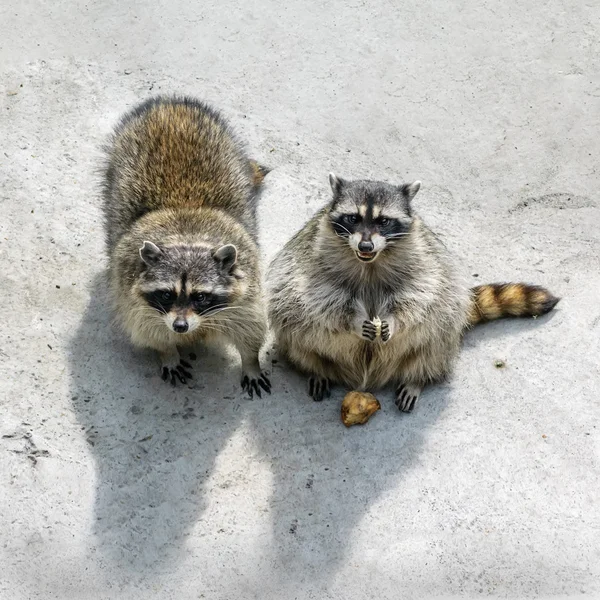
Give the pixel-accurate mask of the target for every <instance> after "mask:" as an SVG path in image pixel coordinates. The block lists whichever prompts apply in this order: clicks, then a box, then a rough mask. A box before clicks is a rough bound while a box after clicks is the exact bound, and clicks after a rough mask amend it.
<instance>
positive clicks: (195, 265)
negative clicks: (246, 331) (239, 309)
mask: <svg viewBox="0 0 600 600" xmlns="http://www.w3.org/2000/svg"><path fill="white" fill-rule="evenodd" d="M140 258H141V260H142V262H143V268H142V273H141V275H140V281H139V289H140V291H141V293H142V296H143V298H144V299H145V301H146V302H147V303H148V306H149V307H151V308H152V309H154V310H156V311H157V312H158V313H159V314H160V315H161V316H162V318H163V320H164V322H165V325H166V326H167V327H168V328H169V329H171V330H172V331H174V332H175V333H180V334H185V333H191V332H192V331H194V330H195V329H198V327H200V326H201V325H202V323H203V322H204V321H206V320H207V319H209V318H210V317H211V316H212V317H214V316H215V315H216V314H217V313H218V312H219V311H221V310H223V309H225V308H226V307H227V305H228V304H229V302H230V301H231V299H232V292H233V286H234V283H235V281H236V280H237V279H240V278H241V277H242V276H243V275H242V273H241V272H240V271H239V269H238V268H237V265H236V261H237V250H236V248H235V246H233V245H232V244H228V245H225V246H221V247H218V248H210V247H208V246H200V245H199V246H162V247H159V246H157V245H156V244H153V243H152V242H144V245H143V246H142V247H141V248H140Z"/></svg>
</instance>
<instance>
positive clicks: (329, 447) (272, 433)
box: [246, 362, 449, 598]
mask: <svg viewBox="0 0 600 600" xmlns="http://www.w3.org/2000/svg"><path fill="white" fill-rule="evenodd" d="M272 382H273V385H274V395H273V396H270V397H268V398H267V399H265V400H264V402H263V403H262V405H263V406H262V409H261V410H259V407H258V405H257V404H256V403H255V404H254V405H252V406H250V407H249V408H248V410H247V411H246V418H247V419H248V422H249V424H250V428H251V430H252V431H253V435H254V436H255V443H256V444H257V446H258V449H259V451H260V452H261V453H262V454H263V455H264V456H265V457H267V458H268V460H269V461H270V463H271V469H272V477H273V484H272V496H271V501H270V503H269V505H270V513H271V527H272V531H271V538H270V547H269V549H268V551H267V552H268V555H267V556H265V557H262V558H261V562H262V563H263V564H270V565H273V572H272V573H271V575H270V577H269V579H270V582H273V585H274V589H273V594H274V593H275V590H276V591H277V596H278V597H281V598H284V597H290V598H291V597H295V595H296V593H297V591H298V590H299V589H304V591H306V590H307V582H310V588H311V589H312V590H313V592H316V591H317V590H321V591H322V590H323V589H326V588H327V586H328V584H329V583H330V582H331V581H332V580H333V579H334V578H335V576H336V575H337V572H338V571H339V569H340V568H341V567H342V566H343V565H344V564H345V561H346V560H347V557H348V553H349V551H350V549H351V546H352V545H353V544H354V541H355V536H356V535H359V536H360V535H363V534H364V533H365V531H368V528H369V522H370V521H369V513H370V511H371V510H372V508H373V507H374V505H376V503H378V502H379V501H381V498H382V497H384V496H386V495H388V494H389V493H390V491H391V490H398V493H399V494H402V491H401V486H402V481H403V479H404V477H405V476H406V475H407V473H409V472H410V470H411V469H412V467H413V466H414V465H415V464H416V463H418V461H419V460H420V456H421V454H420V452H421V449H422V446H423V444H424V443H425V442H426V439H427V433H428V431H429V430H430V429H431V428H432V427H433V426H434V425H435V423H436V422H437V421H438V420H439V419H440V417H441V415H442V414H443V412H444V410H445V408H446V406H447V402H448V399H449V393H448V392H449V386H448V385H435V386H431V387H429V388H427V390H426V391H425V392H424V393H423V396H422V398H421V401H420V403H419V405H418V407H417V409H416V410H415V411H414V412H413V413H412V414H405V413H401V412H400V411H398V409H397V408H396V406H395V404H394V401H393V400H394V397H393V390H391V389H387V390H382V391H380V392H377V397H378V399H379V400H380V403H381V410H380V411H378V412H377V413H375V415H374V416H373V417H372V418H371V420H369V422H368V423H367V424H366V425H363V426H358V427H350V428H346V427H345V426H344V425H343V424H342V422H341V415H340V407H341V402H342V398H343V396H344V394H345V393H346V391H347V390H345V389H342V388H340V387H336V388H334V389H333V390H332V395H331V398H328V399H325V400H323V401H322V402H314V401H312V399H311V398H310V397H309V396H308V393H307V383H306V379H305V378H304V377H302V376H300V375H298V374H297V373H294V372H293V371H292V370H291V369H290V368H289V367H288V365H286V364H285V363H279V362H277V364H275V365H274V367H273V374H272ZM282 402H283V403H284V405H283V407H281V406H280V407H279V408H277V404H280V405H281V403H282ZM265 413H267V414H268V417H267V418H265ZM282 432H284V434H283V435H282ZM365 518H366V520H365ZM389 526H390V527H392V528H393V527H394V523H390V524H389ZM290 565H294V567H293V568H290ZM275 582H276V583H275ZM285 590H287V592H286V591H285ZM288 592H289V593H288ZM267 595H268V594H266V591H265V596H263V597H266V596H267ZM311 597H312V596H311Z"/></svg>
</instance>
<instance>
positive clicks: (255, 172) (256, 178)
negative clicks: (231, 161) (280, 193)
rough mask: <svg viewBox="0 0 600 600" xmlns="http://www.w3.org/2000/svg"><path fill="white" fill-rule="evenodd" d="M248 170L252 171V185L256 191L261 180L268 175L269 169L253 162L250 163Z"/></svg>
mask: <svg viewBox="0 0 600 600" xmlns="http://www.w3.org/2000/svg"><path fill="white" fill-rule="evenodd" d="M250 168H251V169H252V185H253V186H254V187H255V188H256V189H258V188H259V187H260V186H261V185H262V182H263V179H264V178H265V177H266V176H267V174H268V173H269V169H267V167H264V166H263V165H261V164H259V163H257V162H256V161H255V160H251V161H250Z"/></svg>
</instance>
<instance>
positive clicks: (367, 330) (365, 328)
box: [362, 321, 377, 342]
mask: <svg viewBox="0 0 600 600" xmlns="http://www.w3.org/2000/svg"><path fill="white" fill-rule="evenodd" d="M362 336H363V337H364V338H365V339H366V340H369V341H371V342H372V341H373V340H374V339H375V338H376V337H377V327H376V326H375V323H373V322H372V321H363V325H362Z"/></svg>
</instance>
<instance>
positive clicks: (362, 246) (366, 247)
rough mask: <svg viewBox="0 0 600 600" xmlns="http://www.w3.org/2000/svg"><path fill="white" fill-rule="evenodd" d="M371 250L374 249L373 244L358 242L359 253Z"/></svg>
mask: <svg viewBox="0 0 600 600" xmlns="http://www.w3.org/2000/svg"><path fill="white" fill-rule="evenodd" d="M373 248H375V246H374V245H373V242H365V241H362V242H358V249H359V250H360V251H361V252H373Z"/></svg>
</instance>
